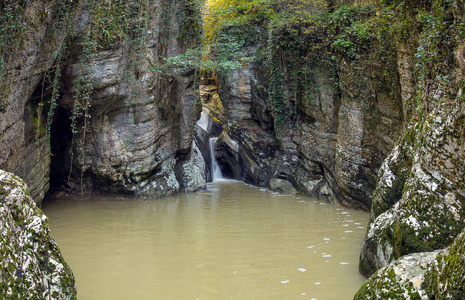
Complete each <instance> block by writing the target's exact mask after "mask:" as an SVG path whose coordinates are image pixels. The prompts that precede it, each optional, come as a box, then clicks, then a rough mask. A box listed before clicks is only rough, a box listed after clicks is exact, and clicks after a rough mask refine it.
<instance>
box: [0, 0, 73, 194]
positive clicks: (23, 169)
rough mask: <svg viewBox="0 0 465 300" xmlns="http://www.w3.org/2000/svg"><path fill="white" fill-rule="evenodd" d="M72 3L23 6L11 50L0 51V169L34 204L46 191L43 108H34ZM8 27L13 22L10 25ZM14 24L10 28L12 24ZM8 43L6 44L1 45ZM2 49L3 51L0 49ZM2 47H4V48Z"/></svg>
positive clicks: (38, 0)
mask: <svg viewBox="0 0 465 300" xmlns="http://www.w3.org/2000/svg"><path fill="white" fill-rule="evenodd" d="M77 3H78V2H77V1H75V2H74V3H72V2H70V3H67V4H66V5H65V3H64V1H41V0H34V1H29V2H28V4H27V5H26V8H25V9H24V12H23V13H22V14H18V15H17V17H18V18H19V20H16V21H15V22H18V23H20V24H21V23H24V24H25V25H24V26H21V25H19V26H21V28H22V29H21V30H24V31H22V33H21V39H19V44H14V43H13V44H14V49H2V50H4V51H5V52H3V51H2V53H5V56H3V59H4V61H3V62H2V63H0V65H1V66H0V168H1V169H4V170H8V171H11V172H14V173H15V174H17V175H19V176H21V177H22V178H24V180H25V181H26V182H27V183H28V185H29V189H30V193H31V195H32V197H33V198H34V199H35V200H36V201H38V202H40V201H41V199H42V198H43V197H44V195H45V192H46V191H47V190H48V187H49V172H50V155H49V151H48V149H49V143H48V138H47V137H46V129H45V125H44V124H46V123H47V108H46V107H42V106H40V105H39V103H40V98H41V95H43V94H46V93H47V92H44V89H43V87H44V74H45V73H46V72H47V70H51V68H52V65H53V63H54V61H55V60H56V57H57V51H56V50H57V49H59V48H60V47H61V46H62V44H63V41H64V38H65V36H66V33H65V30H64V27H66V26H67V24H68V22H72V18H71V17H69V18H68V19H65V18H64V16H63V10H64V9H65V11H76V10H78V4H77ZM12 23H13V21H12ZM13 24H14V23H13ZM4 42H5V43H8V42H9V41H4ZM2 47H3V46H2ZM5 47H6V46H5Z"/></svg>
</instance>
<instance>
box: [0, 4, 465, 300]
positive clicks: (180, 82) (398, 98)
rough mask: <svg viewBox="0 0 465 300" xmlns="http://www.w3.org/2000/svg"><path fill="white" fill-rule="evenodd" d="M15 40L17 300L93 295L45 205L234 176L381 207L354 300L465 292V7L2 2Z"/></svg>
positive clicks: (2, 96)
mask: <svg viewBox="0 0 465 300" xmlns="http://www.w3.org/2000/svg"><path fill="white" fill-rule="evenodd" d="M0 41H1V48H0V183H1V185H0V214H1V215H2V217H1V219H0V224H1V226H0V231H1V233H2V234H1V237H2V239H1V246H0V253H1V254H2V271H1V272H0V287H1V288H0V295H1V296H2V297H3V298H7V299H16V298H28V299H75V298H76V284H75V280H74V277H73V273H72V271H71V268H70V267H69V266H68V265H67V264H66V262H65V260H64V259H63V256H62V255H61V254H60V250H59V249H58V246H59V245H58V246H57V245H56V243H55V241H54V240H53V239H52V238H51V237H50V235H49V231H50V229H49V227H48V224H47V223H48V221H47V218H46V217H45V215H44V214H43V213H42V211H41V210H40V209H39V208H37V207H41V206H42V204H44V205H45V204H46V203H47V201H65V200H66V201H70V200H73V201H81V200H80V199H81V198H85V197H87V198H89V197H93V196H103V197H110V198H111V197H115V199H116V198H118V199H119V197H124V198H125V199H132V200H134V199H150V201H152V199H159V200H155V201H163V200H162V199H166V197H170V196H175V197H178V196H179V195H183V194H184V193H201V192H202V191H204V190H205V189H207V183H210V182H212V181H217V180H218V179H220V178H223V177H224V178H227V179H234V180H239V181H243V182H245V183H247V184H250V185H253V186H256V187H260V188H265V189H267V190H269V191H272V192H276V193H280V194H283V195H297V196H295V197H298V196H299V195H305V197H311V198H308V199H318V200H317V201H319V202H321V203H323V204H331V205H335V206H337V207H346V208H350V209H357V210H360V211H365V212H367V213H368V212H369V219H370V220H369V223H368V224H363V225H364V226H365V225H366V226H367V227H366V228H367V232H366V236H365V239H364V241H363V244H362V245H361V253H360V260H359V271H360V273H361V274H363V275H364V276H366V277H367V278H368V279H367V281H366V282H365V283H364V284H363V286H362V287H361V288H360V289H359V291H358V292H357V294H356V295H355V296H354V297H355V299H462V298H463V297H465V288H464V287H465V281H464V278H465V239H464V235H465V231H464V228H465V207H464V206H465V164H464V161H465V91H464V87H465V85H464V83H465V55H464V51H465V4H464V3H463V1H456V0H421V1H413V0H351V1H343V0H314V1H311V0H290V1H281V0H250V1H246V0H236V1H233V0H223V1H221V0H207V1H201V0H153V1H148V0H128V1H123V0H95V1H89V0H67V1H58V0H20V1H13V0H3V1H0ZM23 180H24V182H23ZM26 185H27V186H26ZM207 192H208V189H207ZM257 197H258V196H257ZM296 199H297V198H296ZM306 199H307V198H306ZM132 200H129V201H132ZM315 201H316V200H315ZM252 202H253V201H251V203H252ZM277 218H279V217H277ZM277 222H279V220H278V221H277ZM302 226H304V225H302ZM307 226H308V225H307ZM52 227H53V226H52ZM52 235H53V234H52ZM344 238H345V237H344ZM283 281H284V282H285V283H286V280H283ZM309 284H313V283H309ZM37 287H39V288H37ZM356 288H358V287H356ZM77 289H78V290H79V286H78V287H77ZM77 295H79V294H77ZM302 296H305V295H302ZM352 296H353V295H350V297H352ZM304 298H305V297H304ZM309 299H310V298H309Z"/></svg>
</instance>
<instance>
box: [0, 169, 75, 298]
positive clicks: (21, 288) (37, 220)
mask: <svg viewBox="0 0 465 300" xmlns="http://www.w3.org/2000/svg"><path fill="white" fill-rule="evenodd" d="M0 256H1V262H0V265H1V268H0V297H1V298H2V299H76V283H75V281H74V276H73V273H72V271H71V269H70V267H69V266H68V265H67V263H66V262H65V261H64V259H63V257H62V255H61V253H60V249H59V248H58V246H57V245H56V243H55V241H54V240H53V239H52V238H51V237H50V229H49V226H48V219H47V217H46V216H45V215H44V214H43V213H42V211H41V210H40V209H39V208H37V206H36V204H35V202H34V201H33V200H32V197H31V196H30V194H29V191H28V189H27V186H26V184H25V183H24V181H23V180H22V179H20V178H19V177H17V176H15V175H13V174H11V173H8V172H5V171H3V170H0Z"/></svg>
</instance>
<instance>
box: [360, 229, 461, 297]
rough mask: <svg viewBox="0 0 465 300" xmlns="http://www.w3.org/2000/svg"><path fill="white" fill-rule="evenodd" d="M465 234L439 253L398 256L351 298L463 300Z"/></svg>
mask: <svg viewBox="0 0 465 300" xmlns="http://www.w3.org/2000/svg"><path fill="white" fill-rule="evenodd" d="M464 278H465V232H462V233H461V234H460V235H459V236H458V237H457V239H456V240H455V241H454V243H453V244H452V245H451V246H450V247H448V248H446V249H444V250H441V251H434V252H420V253H413V254H409V255H406V256H403V257H401V258H400V259H398V260H397V261H395V262H393V263H392V264H390V265H389V266H387V267H384V268H382V269H380V270H378V272H376V273H375V274H374V275H373V276H371V277H370V278H369V279H368V280H367V281H366V282H365V283H364V285H363V286H362V287H361V288H360V290H359V291H358V293H357V294H356V295H355V297H354V299H462V298H463V297H464V296H465V285H464Z"/></svg>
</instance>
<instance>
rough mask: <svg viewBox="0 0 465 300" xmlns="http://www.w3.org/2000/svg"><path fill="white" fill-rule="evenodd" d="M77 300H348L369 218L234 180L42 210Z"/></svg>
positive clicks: (49, 205)
mask: <svg viewBox="0 0 465 300" xmlns="http://www.w3.org/2000/svg"><path fill="white" fill-rule="evenodd" d="M43 210H44V212H45V213H46V214H47V216H48V217H49V218H50V225H51V228H52V237H53V238H55V240H56V241H57V242H58V245H59V246H60V248H61V250H62V253H63V255H64V257H65V259H66V260H67V262H68V263H69V264H70V266H71V268H72V269H73V271H74V274H75V276H76V280H77V285H78V299H80V300H87V299H112V300H114V299H338V300H339V299H352V297H353V295H354V293H355V292H356V291H357V290H358V288H359V287H360V285H361V284H362V283H363V281H364V278H363V277H362V276H361V275H360V274H359V273H358V255H359V251H360V248H361V244H362V240H363V237H364V234H365V231H366V224H367V222H368V218H369V215H368V214H367V213H364V212H361V211H354V210H349V209H346V208H343V207H340V206H338V205H334V204H327V203H324V202H322V201H319V200H315V199H312V198H309V197H304V196H283V195H278V194H273V193H270V192H269V191H266V190H264V189H260V188H256V187H251V186H248V185H245V184H244V183H241V182H234V181H224V182H217V183H213V184H210V185H209V187H208V190H206V191H203V192H199V193H194V194H183V195H178V196H175V197H170V198H165V199H162V200H155V201H121V200H119V201H115V200H113V201H108V199H106V200H105V199H92V200H87V201H70V200H55V201H52V202H50V201H49V202H46V203H45V204H44V207H43Z"/></svg>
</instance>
